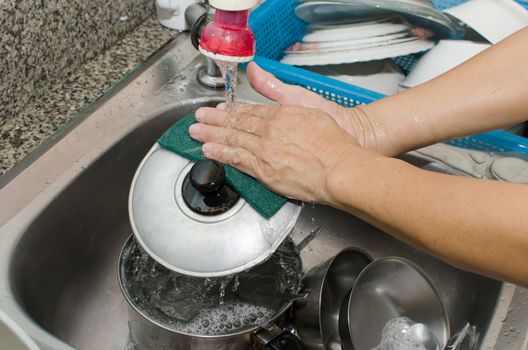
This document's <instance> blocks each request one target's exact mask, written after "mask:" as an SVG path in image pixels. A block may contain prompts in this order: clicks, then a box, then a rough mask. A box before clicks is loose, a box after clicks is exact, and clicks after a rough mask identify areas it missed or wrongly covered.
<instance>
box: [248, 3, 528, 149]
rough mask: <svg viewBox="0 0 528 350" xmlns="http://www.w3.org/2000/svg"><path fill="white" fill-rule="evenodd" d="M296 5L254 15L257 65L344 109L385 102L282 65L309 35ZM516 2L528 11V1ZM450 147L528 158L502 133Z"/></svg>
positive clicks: (516, 139)
mask: <svg viewBox="0 0 528 350" xmlns="http://www.w3.org/2000/svg"><path fill="white" fill-rule="evenodd" d="M465 1H466V0H433V3H434V4H435V6H436V8H437V9H438V10H443V9H446V8H449V7H452V6H456V5H459V4H461V3H463V2H465ZM296 2H297V0H266V1H265V2H264V3H263V4H262V5H260V7H259V8H257V9H256V10H255V11H254V12H253V13H252V14H251V17H250V21H249V24H250V26H251V28H252V29H253V31H254V32H255V36H256V39H257V56H256V57H255V61H256V62H257V64H259V66H261V67H262V68H263V69H265V70H267V71H269V72H270V73H272V74H274V75H275V76H276V77H277V78H279V79H280V80H282V81H284V82H287V83H290V84H296V85H301V86H304V87H305V88H307V89H309V90H311V91H314V92H316V93H318V94H320V95H322V96H324V97H325V98H327V99H329V100H331V101H334V102H336V103H338V104H340V105H342V106H345V107H354V106H356V105H358V104H367V103H370V102H373V101H375V100H378V99H380V98H383V97H384V95H383V94H380V93H377V92H374V91H370V90H367V89H364V88H360V87H357V86H353V85H350V84H347V83H344V82H341V81H338V80H335V79H332V78H328V77H326V76H323V75H320V74H317V73H313V72H309V71H307V70H304V69H302V68H298V67H294V66H289V65H285V64H282V63H280V62H279V60H280V59H281V58H282V56H283V50H284V49H285V48H286V47H288V46H290V45H291V44H293V43H294V42H296V41H299V40H301V38H302V37H303V35H304V33H305V32H306V23H304V22H303V21H301V20H300V19H299V18H297V16H295V13H294V9H295V5H296ZM517 2H518V3H520V4H521V5H523V6H524V7H526V8H527V9H528V0H526V1H525V0H517ZM406 60H407V61H406ZM412 60H413V58H412V57H400V58H398V59H397V61H398V64H400V65H401V64H403V65H406V64H407V65H411V64H412ZM447 143H448V144H451V145H455V146H459V147H463V148H467V149H474V150H483V151H488V152H506V153H517V154H519V153H520V154H522V155H523V156H526V155H527V154H528V139H526V138H524V137H521V136H517V135H514V134H510V133H507V132H504V131H500V130H497V131H491V132H487V133H483V134H478V135H473V136H468V137H464V138H459V139H455V140H450V141H447Z"/></svg>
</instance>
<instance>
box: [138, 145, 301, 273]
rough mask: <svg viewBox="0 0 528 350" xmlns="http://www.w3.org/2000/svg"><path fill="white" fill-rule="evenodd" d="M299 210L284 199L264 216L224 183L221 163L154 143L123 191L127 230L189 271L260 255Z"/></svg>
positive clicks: (236, 268) (221, 269) (246, 264)
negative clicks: (190, 157)
mask: <svg viewBox="0 0 528 350" xmlns="http://www.w3.org/2000/svg"><path fill="white" fill-rule="evenodd" d="M193 173H194V174H196V176H192V175H193ZM226 193H227V195H226ZM219 198H220V199H222V198H223V199H226V200H225V201H224V200H223V199H222V200H220V201H219ZM224 202H225V203H224ZM300 211H301V208H300V206H298V205H296V204H293V203H291V202H287V203H286V204H285V205H284V206H283V207H282V208H281V209H280V210H279V211H278V212H277V213H276V214H275V215H274V216H273V217H272V218H271V219H270V220H266V219H265V218H264V217H262V216H261V215H260V214H259V213H258V212H257V211H255V210H254V209H253V208H252V207H251V206H250V205H249V204H248V203H247V202H246V201H245V200H244V199H242V198H238V194H237V193H236V192H234V191H233V190H232V189H231V188H230V187H229V186H228V185H227V184H226V183H225V172H223V167H222V166H219V165H218V164H216V163H215V162H214V161H211V160H202V161H199V162H197V163H192V162H191V161H189V160H188V159H186V158H183V157H181V156H179V155H177V154H176V153H173V152H171V151H168V150H166V149H163V148H161V147H160V146H159V145H158V144H156V145H154V146H153V147H152V149H151V150H150V151H149V153H148V154H147V155H146V156H145V158H144V159H143V161H142V162H141V164H140V166H139V168H138V170H137V171H136V174H135V176H134V179H133V181H132V186H131V188H130V196H129V216H130V221H131V224H132V230H133V232H134V236H135V237H136V240H137V241H138V243H139V244H140V245H141V246H142V247H143V249H144V250H145V251H146V252H147V253H148V254H149V255H150V256H151V257H152V258H153V259H155V260H156V261H157V262H158V263H160V264H162V265H163V266H165V267H167V268H168V269H170V270H173V271H177V272H179V273H182V274H185V275H190V276H197V277H217V276H225V275H230V274H234V273H237V272H240V271H245V270H247V269H249V268H251V267H252V266H255V265H257V264H259V263H261V262H263V261H265V260H266V259H267V258H269V257H270V256H271V254H273V252H274V251H275V249H277V247H278V246H279V245H280V244H281V243H282V241H283V240H284V239H285V238H286V236H287V235H288V234H289V233H290V231H291V230H292V228H293V226H294V225H295V222H296V221H297V218H298V216H299V213H300Z"/></svg>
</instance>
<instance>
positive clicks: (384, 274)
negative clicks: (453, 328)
mask: <svg viewBox="0 0 528 350" xmlns="http://www.w3.org/2000/svg"><path fill="white" fill-rule="evenodd" d="M347 301H348V303H347ZM347 301H345V305H343V308H342V312H341V316H340V333H341V338H342V344H343V349H346V350H350V349H354V350H371V349H372V348H375V347H376V346H378V345H379V343H380V342H381V337H382V332H383V328H384V327H385V325H386V324H387V322H388V321H390V320H393V319H395V318H398V317H402V316H405V317H408V318H409V319H411V320H412V321H413V322H415V323H422V324H423V325H425V326H427V328H428V329H429V330H431V331H432V333H433V334H434V335H435V337H436V339H437V341H438V345H439V348H440V349H443V348H445V346H446V344H447V340H448V339H449V320H448V317H447V313H446V310H445V307H444V305H443V303H442V300H441V299H440V296H439V294H438V293H437V291H436V289H435V287H434V286H433V284H432V283H431V281H430V280H429V278H427V276H426V275H425V274H424V272H422V271H421V269H420V268H419V267H418V266H417V265H415V264H414V263H412V262H410V261H408V260H406V259H403V258H398V257H387V258H382V259H379V260H376V261H375V262H373V263H371V264H370V265H369V266H367V267H366V268H365V269H364V270H363V271H362V272H361V274H360V275H359V276H358V278H357V280H356V283H355V284H354V288H353V289H352V292H351V293H350V297H349V299H348V300H347Z"/></svg>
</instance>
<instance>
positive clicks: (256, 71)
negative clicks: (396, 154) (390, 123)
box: [247, 62, 387, 153]
mask: <svg viewBox="0 0 528 350" xmlns="http://www.w3.org/2000/svg"><path fill="white" fill-rule="evenodd" d="M247 76H248V80H249V82H250V84H251V86H252V87H253V88H254V89H255V90H256V91H257V92H258V93H260V94H261V95H263V96H265V97H267V98H269V99H271V100H274V101H276V102H278V103H279V104H281V105H285V106H287V105H289V106H301V107H308V108H315V109H320V110H322V111H324V112H326V113H327V114H328V115H330V116H331V117H332V118H333V119H334V120H335V121H336V123H337V124H338V125H339V126H340V127H341V128H343V129H344V130H345V131H346V132H347V133H349V134H350V135H351V136H352V137H353V138H354V139H356V140H357V142H358V143H359V145H360V146H361V147H364V148H367V149H370V150H372V151H376V152H380V153H382V152H383V150H385V149H386V148H387V145H385V144H384V143H385V140H386V137H385V132H384V130H383V126H382V124H381V123H380V122H379V121H377V120H375V118H374V116H368V115H367V114H366V113H365V112H364V111H363V109H362V108H361V106H359V107H355V108H345V107H341V106H339V105H338V104H336V103H334V102H332V101H328V100H326V99H325V98H323V97H322V96H320V95H318V94H316V93H314V92H311V91H309V90H306V89H305V88H303V87H300V86H295V85H289V84H285V83H283V82H281V81H280V80H279V79H277V78H276V77H275V76H274V75H273V74H271V73H269V72H266V71H265V70H263V69H262V68H260V67H259V66H258V65H257V64H256V63H254V62H251V63H250V64H249V65H248V68H247Z"/></svg>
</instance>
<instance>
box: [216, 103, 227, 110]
mask: <svg viewBox="0 0 528 350" xmlns="http://www.w3.org/2000/svg"><path fill="white" fill-rule="evenodd" d="M216 108H218V109H219V110H221V111H226V110H227V103H225V102H222V103H220V104H218V106H216Z"/></svg>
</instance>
